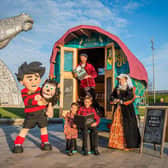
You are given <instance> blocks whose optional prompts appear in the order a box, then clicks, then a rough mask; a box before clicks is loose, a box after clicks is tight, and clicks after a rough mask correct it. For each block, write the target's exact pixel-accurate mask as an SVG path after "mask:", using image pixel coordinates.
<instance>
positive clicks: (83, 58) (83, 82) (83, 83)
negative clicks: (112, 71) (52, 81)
mask: <svg viewBox="0 0 168 168" xmlns="http://www.w3.org/2000/svg"><path fill="white" fill-rule="evenodd" d="M87 60H88V55H87V54H86V53H82V54H80V63H79V65H77V67H81V68H83V69H84V70H85V71H86V75H85V76H84V77H83V78H82V79H80V88H81V92H84V95H83V96H82V94H80V95H81V97H85V96H91V97H92V98H93V106H94V108H95V109H96V111H97V112H98V111H99V104H98V103H97V101H96V99H95V97H96V92H95V86H96V83H95V78H96V77H97V72H96V70H95V68H94V66H93V65H92V64H90V63H88V62H87ZM75 77H78V75H77V73H75ZM78 79H79V78H78ZM80 101H82V100H81V99H80Z"/></svg>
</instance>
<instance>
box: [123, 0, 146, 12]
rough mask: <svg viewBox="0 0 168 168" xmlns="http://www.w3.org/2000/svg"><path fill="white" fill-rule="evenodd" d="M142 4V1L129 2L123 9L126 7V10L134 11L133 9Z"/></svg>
mask: <svg viewBox="0 0 168 168" xmlns="http://www.w3.org/2000/svg"><path fill="white" fill-rule="evenodd" d="M141 6H143V4H142V3H139V2H129V3H127V4H126V5H125V6H124V7H123V9H124V11H126V12H132V11H133V10H135V9H137V8H139V7H141Z"/></svg>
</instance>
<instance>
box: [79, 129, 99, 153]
mask: <svg viewBox="0 0 168 168" xmlns="http://www.w3.org/2000/svg"><path fill="white" fill-rule="evenodd" d="M88 131H90V149H91V151H98V133H97V128H96V127H89V128H85V129H82V134H83V147H82V149H83V150H84V151H85V152H88Z"/></svg>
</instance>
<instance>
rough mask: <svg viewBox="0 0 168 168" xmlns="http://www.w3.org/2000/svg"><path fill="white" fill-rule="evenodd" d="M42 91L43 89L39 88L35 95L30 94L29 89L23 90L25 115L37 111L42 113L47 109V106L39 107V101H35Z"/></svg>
mask: <svg viewBox="0 0 168 168" xmlns="http://www.w3.org/2000/svg"><path fill="white" fill-rule="evenodd" d="M40 90H41V88H40V87H38V88H37V90H36V91H35V92H34V93H30V94H29V91H28V89H27V88H24V89H22V91H21V94H22V98H23V101H24V104H25V113H31V112H36V111H40V110H42V109H45V108H46V106H44V105H43V106H39V105H38V104H37V101H36V100H34V97H35V96H36V95H40Z"/></svg>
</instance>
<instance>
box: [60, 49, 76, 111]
mask: <svg viewBox="0 0 168 168" xmlns="http://www.w3.org/2000/svg"><path fill="white" fill-rule="evenodd" d="M60 64H61V65H60V110H61V112H65V111H68V110H69V109H70V105H71V103H72V102H74V101H75V102H76V101H77V80H76V79H75V78H74V77H73V74H72V70H73V67H75V66H76V65H77V49H76V48H69V47H63V46H62V47H61V59H60Z"/></svg>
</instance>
